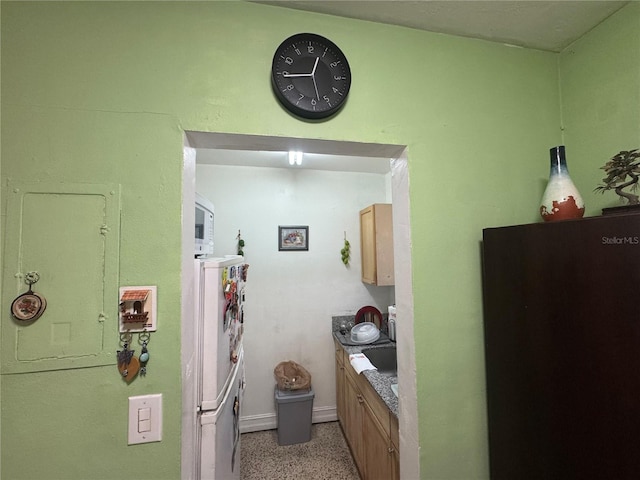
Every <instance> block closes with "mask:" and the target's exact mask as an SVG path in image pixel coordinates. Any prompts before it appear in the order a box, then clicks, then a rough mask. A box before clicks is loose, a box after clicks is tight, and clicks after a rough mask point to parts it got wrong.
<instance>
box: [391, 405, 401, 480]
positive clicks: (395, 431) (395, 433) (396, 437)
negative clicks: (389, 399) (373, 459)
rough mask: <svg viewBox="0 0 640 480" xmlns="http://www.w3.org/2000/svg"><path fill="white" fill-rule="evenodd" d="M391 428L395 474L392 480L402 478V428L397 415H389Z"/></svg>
mask: <svg viewBox="0 0 640 480" xmlns="http://www.w3.org/2000/svg"><path fill="white" fill-rule="evenodd" d="M389 428H390V436H391V468H392V473H393V475H392V476H391V478H392V480H400V448H399V446H400V429H399V425H398V418H397V417H396V416H395V415H389Z"/></svg>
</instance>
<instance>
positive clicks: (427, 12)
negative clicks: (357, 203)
mask: <svg viewBox="0 0 640 480" xmlns="http://www.w3.org/2000/svg"><path fill="white" fill-rule="evenodd" d="M255 1H256V3H267V4H270V5H277V6H281V7H287V8H293V9H298V10H306V11H311V12H316V13H323V14H329V15H335V16H340V17H347V18H354V19H360V20H368V21H372V22H378V23H387V24H392V25H401V26H405V27H410V28H416V29H420V30H427V31H431V32H437V33H446V34H451V35H458V36H463V37H470V38H477V39H484V40H488V41H493V42H499V43H506V44H509V45H517V46H521V47H527V48H533V49H539V50H546V51H551V52H559V51H561V50H563V49H564V48H566V47H567V46H569V45H570V44H571V43H572V42H574V41H575V40H577V39H578V38H580V37H581V36H582V35H584V34H586V33H587V32H589V31H590V30H591V29H592V28H594V27H595V26H596V25H598V24H599V23H601V22H602V21H603V20H605V19H606V18H607V17H609V16H610V15H612V14H613V13H614V12H616V11H617V10H619V9H620V8H622V7H623V6H624V5H626V4H627V3H629V2H628V1H613V0H607V1H598V0H571V1H541V0H528V1H509V0H504V1H495V0H494V1H483V0H470V1H469V0H446V1H442V0H422V1H404V0H373V1H371V0H357V1H353V0H286V1H266V0H255ZM190 140H191V142H192V146H193V147H195V148H196V158H197V162H198V163H199V164H222V165H241V166H259V167H279V168H289V161H288V154H287V153H286V150H287V149H302V150H304V151H305V152H306V153H305V159H304V160H303V165H302V167H293V168H312V169H317V170H334V171H359V172H371V173H385V172H388V171H389V159H390V158H391V157H393V156H394V155H395V154H396V153H397V152H383V154H384V155H385V156H381V154H380V151H379V150H375V149H370V148H368V147H366V146H364V149H363V146H361V145H356V146H348V147H349V148H347V150H348V151H349V152H350V153H349V154H347V155H344V154H343V152H333V153H332V148H334V147H332V146H331V145H329V144H326V145H325V144H322V145H316V144H309V142H308V141H307V143H306V144H305V145H300V140H296V139H279V140H278V145H275V144H273V143H268V142H267V143H268V144H264V142H265V140H264V139H260V138H257V137H256V138H255V139H253V140H249V141H248V143H243V142H246V140H241V141H236V140H235V139H232V137H225V138H224V139H222V140H221V139H220V138H217V137H215V136H210V135H209V136H207V134H196V133H191V134H190ZM221 141H222V144H221V143H220V142H221ZM210 142H213V144H214V145H213V144H212V145H208V143H210ZM316 143H318V142H316ZM212 147H213V148H212ZM352 147H353V148H352ZM363 151H364V152H365V155H366V156H362V152H363ZM369 151H370V152H369ZM320 153H322V154H320ZM327 153H332V154H327ZM387 155H388V156H387Z"/></svg>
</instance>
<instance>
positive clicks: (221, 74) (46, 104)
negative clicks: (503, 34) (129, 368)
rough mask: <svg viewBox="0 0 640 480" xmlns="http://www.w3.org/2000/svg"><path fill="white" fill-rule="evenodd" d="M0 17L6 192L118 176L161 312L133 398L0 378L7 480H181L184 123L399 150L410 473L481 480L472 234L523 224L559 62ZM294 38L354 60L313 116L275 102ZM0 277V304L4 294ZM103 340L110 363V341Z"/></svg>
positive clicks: (291, 22) (129, 389)
mask: <svg viewBox="0 0 640 480" xmlns="http://www.w3.org/2000/svg"><path fill="white" fill-rule="evenodd" d="M0 8H2V15H1V22H2V29H1V33H0V34H1V46H2V56H1V61H2V69H1V75H2V79H1V80H2V92H1V100H2V125H1V128H2V132H1V133H2V136H1V142H2V145H1V146H2V183H3V185H6V182H7V180H8V179H9V178H11V179H14V180H17V181H24V180H26V179H29V180H30V181H34V182H38V181H44V180H47V181H51V182H59V183H62V184H64V183H65V182H70V183H103V182H109V183H116V184H120V185H121V189H122V197H121V199H122V200H121V205H122V211H121V245H120V259H119V268H120V282H121V284H122V285H157V286H158V317H159V318H158V331H157V332H156V333H155V334H154V336H153V339H152V342H151V344H150V349H149V351H150V353H151V355H152V360H151V362H152V363H150V364H149V372H148V374H147V377H146V378H145V379H144V381H137V380H136V381H135V382H133V383H132V384H131V385H128V386H127V385H126V384H124V383H123V381H122V379H121V378H119V376H118V373H117V369H116V367H115V365H112V366H106V367H98V368H90V369H79V370H64V371H56V372H50V373H36V374H22V375H5V376H3V378H2V384H1V388H2V447H3V448H2V475H3V477H5V476H6V478H15V479H20V478H23V479H33V478H51V477H52V476H55V475H57V476H58V477H64V478H68V479H81V478H82V479H86V478H105V479H106V478H113V476H114V472H123V471H126V472H127V475H129V476H131V477H135V478H141V479H143V478H154V479H161V478H167V479H169V478H171V479H173V478H179V476H180V421H181V405H180V401H181V399H180V384H181V372H180V364H181V356H180V342H179V341H178V340H177V339H179V338H180V326H179V322H178V321H176V320H177V319H179V318H180V312H181V279H180V259H181V253H180V252H181V225H182V216H181V214H182V210H181V200H182V191H181V189H182V169H183V163H182V160H183V132H184V131H185V130H193V131H204V132H224V133H231V134H233V133H237V134H251V135H263V136H276V137H294V138H312V139H320V140H334V141H352V142H360V143H364V144H367V143H376V144H392V145H406V146H407V149H408V155H409V174H410V191H409V200H410V205H411V211H410V214H409V220H410V224H411V235H412V237H411V243H412V245H411V249H412V256H411V258H412V265H411V266H412V275H411V282H412V286H413V292H414V305H413V306H414V308H413V311H414V312H415V315H414V318H413V319H412V321H413V327H414V342H415V348H416V355H415V359H416V372H415V374H416V386H417V392H418V395H417V403H418V414H417V417H416V418H413V419H411V420H412V421H413V425H412V427H413V428H414V429H415V430H416V432H417V435H418V436H419V442H420V450H419V454H420V468H421V478H438V479H459V478H487V476H488V468H487V441H486V419H485V400H484V374H483V348H482V338H483V336H482V315H481V310H482V308H481V301H480V299H481V295H480V292H481V288H480V262H479V258H478V257H479V256H478V242H479V240H480V238H481V233H480V232H481V229H482V227H484V226H496V225H504V224H510V223H515V222H519V223H526V222H530V221H538V217H537V202H538V200H539V198H540V197H541V195H542V191H543V189H544V183H545V179H546V178H547V176H548V153H547V152H548V148H549V147H550V146H553V145H556V144H557V143H558V142H559V141H560V129H559V125H558V124H559V121H558V119H559V118H560V115H559V105H560V99H559V96H558V89H557V85H558V77H557V55H554V54H549V53H545V52H539V51H532V50H527V49H520V48H512V47H508V46H504V45H499V44H494V43H489V42H484V41H478V40H471V39H466V38H456V37H451V36H447V35H439V34H431V33H428V32H421V31H418V30H413V29H406V28H401V27H395V26H388V25H380V24H375V23H371V22H362V21H356V20H350V19H343V18H336V17H331V16H327V15H318V14H310V13H306V12H300V11H293V10H287V9H282V8H278V7H273V6H268V5H259V4H254V3H249V2H1V4H0ZM298 31H313V32H317V33H320V34H323V35H325V36H327V37H329V38H331V39H332V40H333V41H334V42H335V43H336V44H338V45H339V46H340V47H341V48H342V49H343V51H344V52H345V53H346V54H347V56H348V57H349V61H350V64H351V68H352V71H353V73H354V81H353V84H352V88H351V91H350V94H349V99H348V101H347V104H346V105H345V107H344V109H342V110H341V112H340V113H339V114H338V115H337V116H336V117H334V118H332V119H330V120H328V121H324V122H304V121H300V120H299V119H297V118H295V117H292V116H291V115H289V114H287V113H286V111H284V110H283V109H282V108H281V107H280V106H279V105H278V103H277V101H276V99H275V97H274V95H273V93H272V91H271V85H270V83H269V80H268V72H269V66H270V64H271V59H272V56H273V52H274V50H275V48H276V47H277V45H279V44H280V43H281V42H282V40H283V39H285V38H286V37H287V36H289V35H292V34H294V33H297V32H298ZM390 87H392V88H390ZM2 202H3V209H4V208H6V194H5V192H4V191H3V193H2ZM69 214H70V215H72V214H73V212H69ZM241 229H242V231H243V232H244V229H245V227H244V226H242V227H241ZM313 232H315V230H313ZM3 235H5V236H6V235H17V233H15V232H10V233H9V232H6V231H4V230H3ZM269 238H273V237H269ZM313 238H314V237H313V236H312V237H311V240H312V242H313ZM4 240H5V239H3V244H4V243H5V242H4ZM247 241H248V242H247V254H248V255H252V254H253V253H254V252H255V250H254V251H252V250H251V249H252V248H255V247H252V245H254V243H253V240H252V238H250V237H249V236H248V237H247ZM336 241H339V240H336ZM331 245H333V243H331ZM338 253H339V248H337V251H336V255H337V254H338ZM291 255H293V254H291ZM295 267H296V268H297V267H298V265H296V266H295ZM3 274H4V278H3V292H2V293H3V299H2V301H3V304H5V302H7V300H9V301H10V300H11V299H12V298H14V297H15V296H16V295H17V294H18V292H17V291H11V289H7V288H5V287H6V285H7V282H6V279H7V278H9V279H12V278H13V275H14V274H15V273H14V272H5V271H3ZM61 274H62V275H63V276H64V272H62V273H61ZM12 282H13V280H12ZM113 297H114V302H115V301H117V292H114V293H113ZM1 315H2V323H3V324H5V322H10V321H11V319H10V318H9V317H8V314H7V311H6V309H3V310H2V312H1ZM39 321H48V320H47V317H43V318H41V319H40V320H39ZM106 321H107V322H110V323H108V325H111V327H112V328H113V329H114V333H115V319H106ZM108 341H109V342H110V349H111V351H113V352H114V355H115V352H116V351H117V350H118V349H119V345H118V337H117V335H115V334H114V335H113V337H112V338H110V339H109V340H108ZM271 363H273V362H271ZM43 392H46V399H45V398H43ZM70 392H73V395H71V394H70ZM145 393H163V395H164V436H163V440H162V442H158V443H154V444H148V445H142V446H135V447H128V446H127V443H126V431H127V397H128V396H132V395H140V394H145ZM25 411H28V412H29V415H28V416H26V415H24V412H25ZM87 432H91V433H89V434H88V433H87ZM416 450H417V447H416ZM34 451H37V452H38V453H39V454H38V455H37V456H34V455H33V453H32V452H34ZM79 458H80V459H82V461H78V459H79ZM401 458H402V454H401Z"/></svg>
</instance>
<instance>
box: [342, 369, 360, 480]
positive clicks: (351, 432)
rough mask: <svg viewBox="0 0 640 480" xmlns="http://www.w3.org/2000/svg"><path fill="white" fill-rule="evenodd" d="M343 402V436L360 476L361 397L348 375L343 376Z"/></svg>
mask: <svg viewBox="0 0 640 480" xmlns="http://www.w3.org/2000/svg"><path fill="white" fill-rule="evenodd" d="M344 378H345V382H344V402H345V418H344V420H345V426H346V428H345V436H346V437H347V442H348V443H349V446H350V447H351V453H352V454H353V459H354V461H355V463H356V465H357V466H358V470H359V471H360V474H363V473H364V470H363V465H364V463H363V461H364V458H363V453H364V438H363V435H362V405H361V404H362V402H363V401H364V400H363V399H362V395H361V394H360V390H359V389H358V387H357V386H356V385H355V383H354V381H353V379H352V378H351V376H350V375H345V377H344Z"/></svg>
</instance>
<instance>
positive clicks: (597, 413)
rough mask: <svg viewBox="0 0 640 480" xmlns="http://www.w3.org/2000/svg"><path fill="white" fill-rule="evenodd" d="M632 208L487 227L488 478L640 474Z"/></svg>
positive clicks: (638, 256)
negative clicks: (611, 213)
mask: <svg viewBox="0 0 640 480" xmlns="http://www.w3.org/2000/svg"><path fill="white" fill-rule="evenodd" d="M638 285H640V215H627V216H605V217H592V218H585V219H581V220H570V221H561V222H555V223H539V224H532V225H520V226H513V227H504V228H491V229H485V230H484V231H483V290H484V293H483V295H484V325H485V351H486V375H487V404H488V421H489V449H490V469H491V478H492V479H494V480H502V479H504V480H511V479H519V480H522V479H545V480H552V479H558V480H571V479H616V480H621V479H632V478H633V479H635V478H638V475H639V474H640V442H639V441H638V434H639V433H640V310H639V308H638V307H639V302H638V298H640V297H639V295H638Z"/></svg>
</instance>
